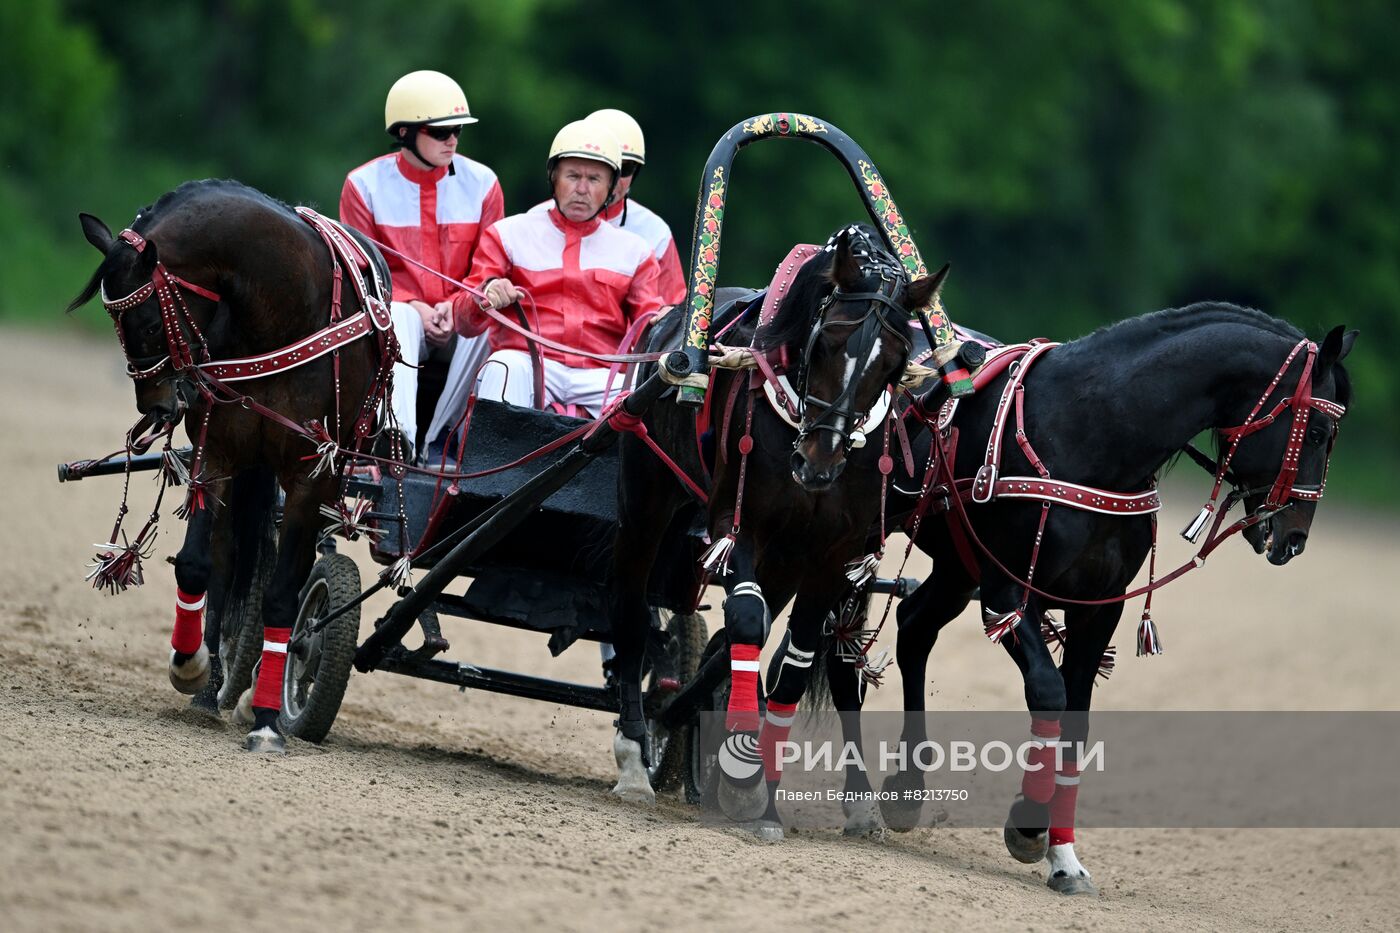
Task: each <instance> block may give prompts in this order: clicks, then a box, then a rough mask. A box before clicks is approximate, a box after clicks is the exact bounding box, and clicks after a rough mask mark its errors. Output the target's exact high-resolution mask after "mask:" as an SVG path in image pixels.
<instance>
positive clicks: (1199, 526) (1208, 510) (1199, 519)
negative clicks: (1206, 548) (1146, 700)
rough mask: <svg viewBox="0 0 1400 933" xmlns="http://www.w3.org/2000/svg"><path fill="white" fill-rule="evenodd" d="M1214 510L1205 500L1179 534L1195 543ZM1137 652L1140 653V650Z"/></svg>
mask: <svg viewBox="0 0 1400 933" xmlns="http://www.w3.org/2000/svg"><path fill="white" fill-rule="evenodd" d="M1214 512H1215V505H1214V503H1210V502H1207V503H1206V504H1205V505H1204V506H1203V507H1202V508H1201V511H1200V513H1199V514H1197V515H1196V517H1195V518H1193V519H1192V520H1191V524H1189V525H1187V526H1186V527H1185V528H1183V529H1182V530H1181V536H1182V537H1183V538H1185V539H1186V540H1187V541H1190V542H1191V543H1192V544H1195V543H1196V539H1197V538H1199V537H1200V536H1201V532H1202V531H1205V528H1206V523H1207V522H1209V521H1210V517H1211V515H1212V514H1213V513H1214ZM1138 653H1139V654H1141V653H1142V652H1138Z"/></svg>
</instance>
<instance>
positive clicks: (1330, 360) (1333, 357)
mask: <svg viewBox="0 0 1400 933" xmlns="http://www.w3.org/2000/svg"><path fill="white" fill-rule="evenodd" d="M1359 333H1361V331H1359V330H1347V328H1346V325H1345V324H1338V325H1337V326H1336V327H1334V328H1332V330H1331V331H1329V332H1328V334H1327V336H1326V337H1324V338H1323V340H1322V348H1321V349H1320V350H1318V352H1317V365H1318V368H1319V369H1327V368H1328V367H1330V366H1331V365H1332V364H1334V363H1340V362H1341V361H1342V360H1344V359H1346V356H1347V354H1348V353H1350V352H1351V348H1352V347H1353V346H1355V345H1356V335H1357V334H1359Z"/></svg>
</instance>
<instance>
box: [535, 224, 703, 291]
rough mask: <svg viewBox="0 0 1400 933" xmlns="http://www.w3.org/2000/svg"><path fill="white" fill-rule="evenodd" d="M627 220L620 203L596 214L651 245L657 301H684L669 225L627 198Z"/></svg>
mask: <svg viewBox="0 0 1400 933" xmlns="http://www.w3.org/2000/svg"><path fill="white" fill-rule="evenodd" d="M626 205H627V223H626V224H625V225H624V224H623V223H622V207H623V202H622V201H618V202H617V203H616V204H609V205H608V207H607V209H606V210H605V211H603V213H602V214H600V215H599V216H600V217H601V218H602V219H603V220H606V221H607V222H608V223H610V224H612V225H613V226H614V227H619V228H621V229H623V230H626V231H627V232H629V233H635V234H636V235H637V236H639V237H641V238H642V239H643V240H646V241H647V245H648V246H650V247H651V252H652V255H654V256H655V257H656V262H657V265H659V266H660V276H661V278H660V291H661V300H662V301H664V302H665V303H666V304H668V305H678V304H680V303H681V302H683V301H685V269H683V268H682V267H681V257H680V255H679V254H678V253H677V252H676V238H675V237H673V236H671V228H670V227H669V226H668V225H667V224H666V221H664V220H662V219H661V215H660V214H658V213H656V212H655V211H653V210H651V209H650V208H648V207H643V206H642V205H641V204H638V203H637V202H636V201H635V200H633V199H632V198H628V199H627V201H626ZM553 206H554V202H553V201H541V202H540V203H539V204H536V205H535V206H534V207H532V208H530V213H532V214H533V213H536V212H538V213H543V212H545V211H547V210H549V209H550V208H551V207H553Z"/></svg>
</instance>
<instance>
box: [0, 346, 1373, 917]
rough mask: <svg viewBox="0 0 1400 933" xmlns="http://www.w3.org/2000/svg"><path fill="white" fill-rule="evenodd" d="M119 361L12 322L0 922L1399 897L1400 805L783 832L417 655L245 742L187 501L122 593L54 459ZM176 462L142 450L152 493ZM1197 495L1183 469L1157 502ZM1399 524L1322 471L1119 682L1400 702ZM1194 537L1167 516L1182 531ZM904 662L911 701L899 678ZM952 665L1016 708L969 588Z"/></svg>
mask: <svg viewBox="0 0 1400 933" xmlns="http://www.w3.org/2000/svg"><path fill="white" fill-rule="evenodd" d="M119 362H120V357H119V354H118V350H117V347H116V345H115V342H114V341H113V342H108V341H97V340H91V339H88V340H84V339H78V338H73V337H64V336H58V335H55V334H35V333H31V332H25V331H14V330H9V331H0V397H3V398H4V399H5V400H6V402H5V404H4V406H3V407H0V436H3V437H4V438H5V441H4V442H3V443H4V446H3V455H2V456H3V461H2V462H3V469H4V475H5V476H6V478H7V479H8V481H9V482H8V486H9V489H10V490H11V494H10V496H9V502H8V504H7V507H6V508H5V509H4V514H5V532H6V533H5V535H4V537H3V544H0V548H3V552H0V566H3V567H4V572H3V576H2V577H0V597H3V598H0V632H3V636H2V637H0V750H3V751H0V917H3V918H4V919H3V921H0V926H3V928H4V929H7V930H91V929H102V930H128V929H130V930H142V931H146V930H162V929H189V928H191V927H197V928H200V929H210V930H222V929H234V928H237V929H253V930H258V929H267V930H274V929H275V930H278V931H298V930H322V929H326V928H327V927H328V926H330V925H331V924H332V923H333V922H335V921H341V922H344V921H349V923H350V925H352V926H353V928H356V929H373V928H386V927H391V926H392V927H394V928H396V929H398V930H403V931H407V930H415V929H426V928H450V929H461V928H465V927H466V925H467V924H468V923H481V922H498V923H509V924H511V925H512V926H513V927H514V928H517V929H520V928H531V929H533V928H548V929H567V930H572V929H601V928H607V929H656V928H662V927H664V928H667V929H701V928H706V929H708V928H719V927H733V928H755V929H767V928H796V927H812V926H823V927H825V926H830V927H840V928H845V929H850V928H852V927H882V928H890V929H905V928H913V927H920V928H941V929H950V930H984V929H985V930H1002V929H1005V930H1065V929H1068V930H1107V929H1154V930H1158V929H1187V930H1245V929H1269V930H1284V929H1288V930H1313V929H1327V928H1335V929H1352V930H1355V929H1365V928H1368V927H1370V928H1376V929H1383V928H1384V929H1393V918H1394V916H1395V915H1396V912H1397V911H1400V893H1397V890H1396V888H1395V885H1394V879H1395V878H1396V876H1397V871H1400V832H1396V831H1380V830H1374V831H1356V830H1349V831H1306V832H1297V831H1291V832H1283V831H1267V832H1266V831H1238V830H1236V831H1189V830H1173V831H1166V830H1097V831H1093V830H1091V831H1087V832H1085V831H1081V833H1080V843H1079V846H1078V849H1079V854H1080V857H1081V858H1082V859H1083V861H1084V862H1085V864H1086V865H1087V866H1088V867H1089V869H1090V870H1091V871H1092V872H1093V873H1094V878H1095V880H1096V882H1097V883H1098V885H1099V886H1100V888H1101V890H1102V892H1103V895H1102V897H1101V898H1098V899H1085V898H1078V899H1065V898H1062V897H1060V896H1058V895H1056V894H1054V893H1052V892H1050V891H1049V890H1048V889H1047V888H1046V887H1045V886H1044V882H1043V880H1042V874H1043V870H1042V869H1040V868H1038V867H1029V866H1024V865H1020V864H1018V863H1016V862H1014V861H1012V860H1011V859H1010V858H1009V857H1008V856H1007V855H1006V853H1005V851H1004V849H1003V846H1002V843H1001V840H1000V833H999V832H997V831H991V830H919V831H915V832H913V833H910V834H907V835H900V836H894V837H892V838H891V840H890V841H887V842H883V843H880V842H872V841H852V840H847V839H844V838H842V837H841V836H840V835H839V834H837V833H804V834H802V835H800V836H797V837H795V838H790V839H789V840H787V841H786V842H784V843H782V844H779V845H764V844H760V843H758V842H756V841H754V840H752V839H750V838H749V837H747V836H744V835H742V834H740V833H738V832H736V831H729V830H717V829H714V828H710V827H708V826H705V825H702V824H701V823H700V822H699V821H698V817H697V814H696V812H695V811H693V810H692V809H690V808H688V807H686V806H684V805H683V804H681V803H680V802H678V801H677V800H675V799H663V800H662V801H661V803H660V805H659V806H658V807H657V808H656V809H655V810H641V809H637V808H635V807H632V806H627V805H624V804H622V803H619V802H617V801H615V800H614V799H613V798H612V797H611V796H610V794H609V793H608V790H609V788H610V786H611V775H612V767H613V766H612V754H611V749H610V744H609V739H610V735H611V728H610V724H609V722H608V717H606V716H605V715H602V714H596V713H587V712H575V711H573V710H568V709H562V708H556V707H551V706H547V705H544V704H540V703H531V702H527V701H523V700H515V699H510V698H506V697H498V696H493V695H487V694H470V695H463V694H460V693H458V692H456V691H454V690H452V689H451V688H449V687H446V686H442V685H439V684H432V683H426V682H417V681H412V680H409V679H407V678H403V677H396V676H394V675H389V674H373V675H368V676H361V675H356V676H355V677H354V678H352V680H351V683H350V688H349V693H348V695H347V699H346V703H345V706H344V708H343V709H342V711H341V714H340V718H339V719H338V720H337V722H336V726H335V729H334V730H333V732H332V733H331V736H330V738H329V739H328V740H327V741H326V743H325V744H324V745H322V746H319V747H317V746H311V745H308V744H305V743H301V742H293V743H292V754H291V755H290V756H288V757H287V758H285V759H281V760H270V759H266V758H260V757H254V756H252V755H249V754H246V753H244V752H242V751H241V750H240V749H239V747H238V740H239V738H240V735H241V734H240V732H239V731H238V730H236V729H235V728H234V727H233V726H231V725H227V724H218V723H213V724H211V723H209V722H207V721H205V720H202V719H199V718H197V717H194V716H192V715H191V714H189V713H188V712H186V711H185V709H184V706H185V698H184V697H181V696H179V695H177V694H176V693H174V691H172V690H171V688H170V687H169V685H168V683H167V680H166V675H165V658H166V654H167V651H168V644H169V636H170V625H171V619H172V604H173V602H174V596H175V583H174V578H173V574H172V573H171V572H170V570H169V568H168V567H167V566H166V565H165V564H164V563H163V561H162V559H163V558H164V557H165V556H166V555H168V554H170V553H173V552H174V550H176V548H177V547H178V540H179V538H178V535H179V531H180V530H181V529H180V526H179V524H178V523H177V522H176V521H175V520H173V519H172V518H170V517H169V516H167V517H166V519H165V520H164V522H163V524H164V529H165V530H164V533H163V535H162V537H161V539H160V541H159V543H158V549H157V556H156V559H155V560H153V561H151V562H149V563H148V578H149V582H148V583H147V585H146V586H144V587H142V588H139V589H137V590H134V591H131V592H128V593H126V594H124V595H122V596H120V597H109V596H105V595H101V594H98V593H97V592H95V591H93V590H92V589H90V588H89V587H88V586H87V585H86V584H85V583H84V582H83V570H82V568H83V565H84V563H85V562H86V561H87V560H88V559H89V556H90V553H91V548H89V547H88V545H89V544H90V543H91V542H94V541H99V540H102V538H103V537H104V536H105V534H106V532H107V530H108V529H109V528H110V526H111V520H112V515H113V510H114V509H115V507H116V504H117V501H118V496H119V494H120V481H119V480H114V479H105V480H104V479H94V480H87V481H84V482H82V483H77V484H68V485H62V486H60V485H58V484H57V483H56V482H55V477H54V464H55V463H56V462H58V461H59V460H68V459H74V458H77V457H80V456H93V455H96V454H99V453H105V452H106V451H108V450H111V449H112V448H114V447H116V446H117V445H118V444H119V442H120V438H121V435H122V432H123V430H124V429H125V427H126V425H127V424H129V423H130V422H131V421H132V420H133V419H134V417H135V409H134V406H133V403H132V397H131V390H130V386H129V383H128V382H127V380H126V379H125V377H124V376H123V375H122V371H121V366H120V365H119ZM1343 442H1344V443H1345V439H1343ZM153 491H154V490H153V484H152V483H151V481H150V480H149V479H147V478H138V479H136V480H134V481H133V498H132V506H133V517H136V516H138V515H140V514H141V513H142V510H143V509H144V508H145V507H147V506H148V503H149V501H150V500H149V498H148V497H149V496H150V495H151V494H152V493H153ZM1203 494H1204V491H1203V490H1195V488H1194V487H1193V491H1192V492H1190V493H1188V494H1186V495H1176V496H1171V495H1169V497H1168V498H1169V500H1170V501H1172V502H1173V503H1174V504H1175V506H1176V508H1174V509H1171V510H1170V512H1169V514H1168V515H1167V517H1166V518H1165V519H1164V525H1163V527H1164V528H1166V529H1175V528H1177V527H1179V526H1180V524H1182V523H1184V517H1185V516H1186V514H1187V513H1189V512H1190V511H1192V510H1193V509H1194V506H1195V504H1196V503H1198V502H1199V499H1198V498H1197V496H1198V495H1203ZM1397 530H1400V529H1398V528H1397V523H1396V521H1395V520H1394V519H1393V518H1390V519H1384V520H1382V519H1375V518H1368V517H1366V516H1362V515H1359V514H1349V513H1347V512H1346V510H1345V509H1344V508H1340V507H1337V505H1336V503H1334V502H1328V503H1326V504H1325V505H1324V507H1323V509H1322V514H1321V515H1320V517H1319V519H1318V521H1317V523H1316V525H1315V526H1314V534H1313V537H1312V539H1311V541H1310V543H1309V546H1308V549H1307V552H1306V554H1304V555H1303V556H1302V557H1301V558H1299V559H1298V560H1297V561H1295V562H1294V563H1293V564H1292V565H1290V566H1288V567H1286V568H1283V569H1278V568H1274V567H1270V566H1268V565H1267V564H1266V563H1265V562H1264V560H1263V559H1262V558H1257V557H1255V556H1254V555H1253V553H1252V552H1250V551H1249V549H1248V548H1247V547H1245V546H1244V545H1243V544H1236V543H1235V542H1231V543H1230V545H1229V546H1227V547H1226V548H1225V549H1223V550H1222V551H1221V552H1219V553H1218V555H1217V556H1216V557H1213V558H1212V560H1211V564H1210V566H1208V567H1207V568H1205V569H1203V570H1201V571H1199V572H1197V573H1196V574H1193V575H1191V576H1188V577H1187V579H1186V580H1184V581H1182V582H1181V583H1179V584H1177V585H1175V586H1173V587H1172V588H1170V589H1168V590H1167V591H1165V592H1164V593H1163V594H1161V595H1160V596H1159V597H1158V600H1157V602H1155V603H1154V615H1155V616H1156V618H1157V619H1158V620H1159V621H1160V622H1161V624H1162V628H1163V637H1164V640H1165V643H1166V645H1167V648H1168V653H1167V654H1166V655H1164V656H1163V657H1160V658H1154V659H1149V660H1143V659H1137V658H1133V657H1132V656H1131V654H1132V650H1131V647H1130V645H1131V634H1130V632H1126V631H1125V632H1124V633H1123V634H1122V635H1120V638H1119V641H1120V643H1121V646H1127V648H1126V650H1125V651H1124V652H1122V653H1123V654H1124V655H1126V656H1123V657H1122V658H1121V660H1120V662H1119V666H1118V668H1119V669H1118V671H1117V672H1116V673H1115V675H1114V677H1113V679H1112V680H1111V681H1110V682H1109V683H1108V684H1107V685H1106V686H1105V687H1103V688H1102V689H1101V690H1100V691H1099V693H1098V697H1097V706H1098V707H1099V708H1105V709H1150V708H1167V709H1172V708H1175V709H1396V708H1397V707H1398V706H1400V691H1398V690H1397V687H1396V681H1395V680H1394V676H1393V665H1394V659H1395V658H1396V656H1397V649H1400V634H1397V626H1396V621H1397V620H1396V617H1395V613H1394V610H1393V601H1392V600H1389V599H1386V598H1385V596H1386V595H1388V594H1385V593H1383V591H1382V583H1381V580H1382V579H1383V577H1378V576H1377V575H1376V573H1377V570H1381V571H1382V572H1385V569H1386V568H1388V569H1389V572H1392V573H1393V572H1394V570H1395V568H1396V567H1397V566H1400V547H1398V546H1397V545H1396V543H1395V541H1396V539H1397V536H1396V534H1395V532H1396V531H1397ZM1163 537H1164V541H1165V540H1166V538H1167V535H1164V536H1163ZM899 540H901V541H902V539H899ZM1183 547H1184V545H1181V544H1180V542H1179V541H1177V542H1175V546H1174V545H1173V544H1172V543H1167V544H1166V545H1165V551H1166V556H1165V557H1164V561H1173V560H1176V561H1179V560H1180V559H1182V557H1183V555H1184V551H1183ZM352 553H354V554H355V556H356V557H357V559H359V560H360V561H361V565H362V567H363V568H364V570H365V573H366V575H368V574H369V573H371V572H373V570H374V569H375V568H374V567H373V565H372V564H371V563H369V562H368V560H367V559H365V558H364V555H363V553H362V552H358V551H355V550H353V549H352ZM912 569H913V570H914V571H915V572H919V571H920V567H919V566H917V565H915V566H913V568H912ZM380 610H382V603H377V602H376V603H374V604H372V605H371V606H370V607H369V608H368V609H367V611H366V613H365V619H366V620H369V619H373V618H374V617H376V615H377V614H378V611H380ZM1130 614H1131V613H1130ZM364 624H365V625H366V626H368V625H369V622H368V621H366V622H365V623H364ZM711 624H712V625H713V624H714V620H713V619H712V621H711ZM444 625H445V629H446V634H447V636H448V638H449V639H450V640H451V641H452V642H453V646H454V648H453V652H452V656H453V657H454V658H456V659H459V660H471V661H474V662H477V663H481V664H486V665H491V666H501V667H508V668H511V669H515V670H522V671H526V672H530V673H537V674H542V675H547V676H557V677H562V678H567V679H573V680H578V681H582V682H594V681H596V679H597V676H598V674H597V661H596V653H595V651H594V649H593V648H592V647H591V646H589V645H586V644H585V645H580V646H576V647H575V648H574V649H571V650H570V651H569V652H567V653H566V654H565V655H564V656H563V657H561V658H560V659H558V660H551V659H550V657H549V653H548V651H547V649H546V648H545V644H544V642H545V639H543V638H542V637H539V636H534V635H531V634H528V633H517V632H512V631H508V630H502V629H494V628H490V627H487V626H482V625H474V624H472V623H465V622H457V621H452V620H444ZM1125 628H1126V626H1125ZM884 641H887V642H888V641H891V639H889V638H886V639H884ZM891 675H892V676H891V677H890V678H889V682H888V683H887V685H886V686H885V687H883V688H882V689H880V690H879V691H878V692H877V693H876V696H875V703H876V705H878V706H880V707H883V708H895V706H896V705H897V704H898V697H899V681H898V671H897V670H896V669H893V668H892V669H891ZM933 676H934V681H933V683H932V684H931V686H930V687H929V690H930V695H931V705H932V706H933V707H934V708H939V707H941V708H951V709H973V708H980V709H1020V708H1022V705H1021V700H1020V693H1021V688H1020V681H1019V678H1018V677H1017V676H1016V673H1015V670H1014V667H1013V666H1012V665H1011V664H1010V662H1009V661H1008V660H1007V659H1006V657H1005V656H1004V654H1003V653H1002V652H1000V651H999V650H996V649H994V648H992V647H990V646H989V645H988V644H987V642H986V640H985V639H984V638H983V637H982V636H981V634H980V627H979V626H977V625H976V624H975V622H974V620H973V618H972V616H971V614H969V615H968V617H967V618H964V619H961V620H959V621H958V623H956V624H955V625H954V626H952V627H951V628H950V630H949V631H948V633H946V634H945V635H944V637H943V640H942V641H941V642H940V644H939V646H938V651H937V653H936V654H935V662H934V666H933ZM1206 770H1207V771H1208V769H1206ZM1088 792H1090V791H1089V787H1088V785H1087V784H1086V793H1088Z"/></svg>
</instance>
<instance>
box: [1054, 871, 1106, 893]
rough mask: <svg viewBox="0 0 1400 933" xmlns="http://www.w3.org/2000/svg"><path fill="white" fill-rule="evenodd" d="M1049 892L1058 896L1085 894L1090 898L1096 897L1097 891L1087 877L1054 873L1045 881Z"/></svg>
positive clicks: (1060, 872)
mask: <svg viewBox="0 0 1400 933" xmlns="http://www.w3.org/2000/svg"><path fill="white" fill-rule="evenodd" d="M1045 883H1046V885H1048V886H1049V888H1050V890H1052V891H1058V892H1059V893H1060V894H1065V895H1073V894H1087V895H1089V896H1090V897H1098V896H1099V889H1098V887H1097V886H1096V885H1095V884H1094V882H1093V880H1092V879H1090V878H1089V876H1088V875H1071V874H1067V873H1065V872H1062V871H1057V872H1054V873H1053V874H1051V875H1050V877H1049V878H1047V879H1045Z"/></svg>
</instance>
